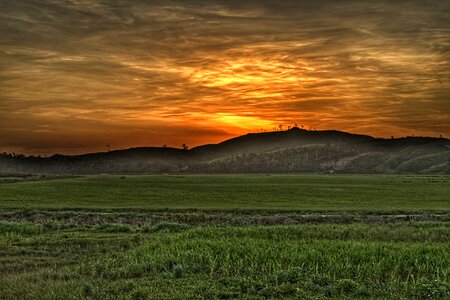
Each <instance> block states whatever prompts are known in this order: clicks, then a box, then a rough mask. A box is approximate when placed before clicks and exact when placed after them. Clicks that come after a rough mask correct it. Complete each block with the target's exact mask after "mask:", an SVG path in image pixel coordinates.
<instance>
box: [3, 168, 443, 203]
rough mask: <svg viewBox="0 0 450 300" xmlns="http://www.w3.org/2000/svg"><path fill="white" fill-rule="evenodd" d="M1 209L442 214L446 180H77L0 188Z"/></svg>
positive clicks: (267, 177) (358, 177)
mask: <svg viewBox="0 0 450 300" xmlns="http://www.w3.org/2000/svg"><path fill="white" fill-rule="evenodd" d="M0 208H22V209H24V208H30V209H33V208H40V209H79V208H83V209H114V208H134V209H166V208H167V209H203V210H205V209H206V210H211V209H213V210H259V209H266V210H305V211H424V210H426V211H428V210H429V211H446V210H449V209H450V177H449V176H385V175H379V176H375V175H204V176H198V175H185V176H182V175H168V176H129V175H126V176H107V175H104V176H83V177H75V178H61V179H58V178H53V179H48V180H43V179H42V178H37V179H34V180H17V181H15V182H14V181H12V182H8V183H0Z"/></svg>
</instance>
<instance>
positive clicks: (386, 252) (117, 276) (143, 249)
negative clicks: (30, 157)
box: [0, 222, 450, 299]
mask: <svg viewBox="0 0 450 300" xmlns="http://www.w3.org/2000/svg"><path fill="white" fill-rule="evenodd" d="M449 226H450V225H449V223H448V222H437V223H436V222H431V223H430V222H415V223H414V222H413V223H411V222H408V223H402V224H395V225H386V224H371V225H365V224H350V225H335V224H317V225H295V226H273V227H237V228H236V227H235V228H231V227H208V226H207V227H197V228H189V227H186V226H182V225H180V224H173V223H172V224H158V225H154V226H144V227H140V228H137V227H130V226H125V225H113V224H110V225H108V224H104V225H97V226H67V225H62V224H58V223H45V224H39V225H37V224H23V223H5V222H3V223H0V232H1V236H0V273H1V275H2V276H1V279H0V290H1V291H2V298H4V299H22V298H35V299H37V298H39V299H43V298H45V299H61V298H65V299H79V298H92V299H233V298H239V299H268V298H269V299H280V298H286V299H299V298H301V299H327V298H336V299H342V298H351V299H358V298H360V299H362V298H377V299H380V298H382V299H383V298H384V299H411V298H416V299H445V298H447V297H449V296H450V285H449V279H450V277H449V275H450V265H449V264H448V262H449V260H450V245H449V244H448V240H449V239H450V230H449V229H450V228H449Z"/></svg>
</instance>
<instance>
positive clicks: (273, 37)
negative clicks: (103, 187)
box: [0, 0, 450, 153]
mask: <svg viewBox="0 0 450 300" xmlns="http://www.w3.org/2000/svg"><path fill="white" fill-rule="evenodd" d="M449 12H450V3H448V1H419V0H416V1H394V0H391V1H357V0H348V1H331V0H329V1H328V0H327V1H325V0H320V1H298V0H295V1H294V0H292V1H275V0H273V1H268V0H266V1H264V0H261V1H233V0H231V1H230V0H228V1H218V0H216V1H200V0H198V1H193V0H183V1H181V0H179V1H125V0H116V1H100V0H89V1H88V0H26V1H25V0H3V1H2V2H1V3H0V36H1V37H2V39H1V41H0V147H1V148H2V149H5V150H10V149H14V150H15V151H27V152H29V153H31V152H33V151H36V152H40V153H46V152H50V151H56V150H57V149H61V151H63V150H64V151H67V152H70V153H74V152H85V151H91V150H94V149H98V148H99V147H102V145H100V146H96V143H98V144H101V143H104V142H105V141H107V140H109V141H110V140H113V141H114V143H117V144H120V145H122V146H130V145H137V144H139V143H141V144H142V145H145V144H155V145H159V144H168V143H174V144H177V143H181V142H187V143H190V144H195V143H207V142H212V141H218V140H220V139H222V138H226V137H229V136H230V135H233V134H239V133H246V132H248V131H249V130H254V129H259V128H260V127H268V128H271V127H272V126H275V125H276V124H278V123H283V122H292V121H294V120H301V122H302V123H305V124H306V125H307V126H313V127H318V128H322V129H330V128H332V129H340V130H349V131H355V132H358V133H367V134H372V135H375V136H390V135H397V136H398V135H407V134H411V133H415V134H423V135H439V134H443V135H447V136H448V135H450V128H449V124H450V105H449V103H448V101H449V100H450V99H449V98H450V65H449V61H450V60H449V58H450V51H449V50H450V28H449V25H448V24H450V13H449ZM174 124H177V126H174ZM152 128H158V130H157V131H155V132H153V131H152V130H151V129H152ZM183 128H189V130H188V131H186V130H183ZM126 132H129V134H127V133H126ZM162 132H163V133H165V134H164V135H162V134H161V133H162ZM61 151H59V152H61Z"/></svg>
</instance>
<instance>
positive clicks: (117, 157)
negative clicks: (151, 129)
mask: <svg viewBox="0 0 450 300" xmlns="http://www.w3.org/2000/svg"><path fill="white" fill-rule="evenodd" d="M449 162H450V141H449V140H448V139H445V138H432V137H405V138H396V139H380V138H374V137H371V136H368V135H359V134H351V133H347V132H342V131H336V130H325V131H309V130H304V129H300V128H297V127H294V128H292V129H290V130H286V131H275V132H263V133H250V134H247V135H243V136H239V137H235V138H232V139H229V140H226V141H223V142H221V143H218V144H208V145H202V146H198V147H195V148H192V149H190V150H185V149H178V148H171V147H139V148H130V149H125V150H114V151H110V152H98V153H89V154H83V155H74V156H65V155H54V156H52V157H46V158H42V157H25V156H22V155H11V154H3V155H1V156H0V173H42V174H45V173H70V174H97V173H139V174H140V173H149V174H155V173H267V172H275V173H292V172H318V173H383V174H397V173H412V174H449V169H450V167H449Z"/></svg>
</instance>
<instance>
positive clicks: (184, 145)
mask: <svg viewBox="0 0 450 300" xmlns="http://www.w3.org/2000/svg"><path fill="white" fill-rule="evenodd" d="M181 148H183V150H188V149H189V147H188V145H186V144H181Z"/></svg>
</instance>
